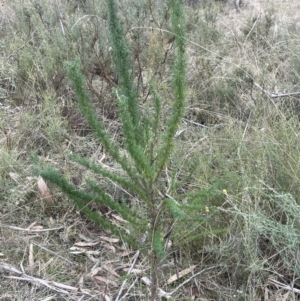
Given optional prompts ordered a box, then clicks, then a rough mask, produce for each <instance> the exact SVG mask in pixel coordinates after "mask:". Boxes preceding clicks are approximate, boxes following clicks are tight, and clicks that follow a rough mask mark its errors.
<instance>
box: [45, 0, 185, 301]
mask: <svg viewBox="0 0 300 301" xmlns="http://www.w3.org/2000/svg"><path fill="white" fill-rule="evenodd" d="M107 4H108V6H107V7H108V16H109V33H110V42H111V46H112V50H113V56H114V65H115V71H116V73H117V76H118V87H117V88H116V90H115V98H116V102H117V105H118V109H119V119H120V122H121V124H122V141H121V142H120V143H117V142H115V141H114V140H113V139H112V137H111V136H110V134H109V132H108V130H107V129H106V128H105V125H104V124H103V122H102V121H101V120H100V119H99V118H98V116H97V114H96V112H95V110H94V107H93V104H92V101H91V99H90V96H89V94H88V93H87V90H86V89H85V77H84V76H83V72H82V66H81V61H80V59H79V58H76V59H75V60H73V61H69V62H68V63H67V64H66V71H67V75H68V77H69V79H70V80H71V82H72V84H73V87H74V90H75V94H76V97H77V100H78V103H79V108H80V111H81V113H82V114H83V115H84V116H85V118H86V119H87V120H88V122H89V124H90V126H91V128H92V129H93V131H94V132H95V134H96V135H97V137H98V139H99V141H100V143H101V144H102V146H103V147H104V149H105V150H106V152H107V153H108V155H109V156H110V157H111V158H112V159H113V160H114V162H115V164H117V165H119V166H120V167H121V169H122V172H119V173H118V172H114V171H111V170H108V169H107V168H105V167H103V166H102V165H101V164H97V163H96V162H94V161H93V160H91V159H89V158H86V157H81V156H79V155H71V156H70V158H71V160H72V161H74V162H76V163H78V164H80V165H81V166H84V167H85V168H86V169H87V170H89V171H92V172H93V173H94V174H96V175H100V176H102V177H104V178H106V179H109V180H111V181H112V182H114V183H116V184H117V185H119V186H121V187H122V188H123V189H124V190H126V191H130V193H131V195H134V197H135V198H136V199H137V200H138V201H139V206H138V207H139V208H136V207H137V206H131V205H128V204H126V203H125V202H120V200H118V199H114V198H113V197H112V196H111V195H110V194H109V193H108V191H107V190H106V188H104V187H102V186H101V185H99V184H98V183H96V182H95V181H94V180H92V179H88V180H86V190H83V189H80V188H78V187H76V186H75V185H73V184H71V183H70V182H69V181H68V180H67V179H65V178H64V177H63V176H61V175H60V173H59V172H58V171H55V170H54V169H53V168H52V167H44V168H41V166H42V163H39V166H40V168H39V174H40V175H41V176H42V177H43V178H44V179H45V180H48V181H50V182H52V183H54V184H56V185H57V186H58V187H59V188H60V189H61V190H62V191H63V192H64V193H66V194H67V195H68V197H69V198H70V199H72V200H73V201H74V202H75V203H76V205H77V206H78V207H79V209H80V210H81V211H82V212H83V213H84V214H85V215H86V216H87V217H88V218H89V219H91V220H93V221H94V222H96V223H97V224H99V225H101V226H102V227H103V228H105V229H107V230H109V231H111V232H112V233H114V234H116V235H117V236H119V237H121V238H122V239H123V241H126V242H128V243H129V244H130V245H131V246H133V247H136V248H139V249H141V250H145V253H144V254H146V255H147V256H149V259H150V264H151V281H152V287H151V296H152V299H153V300H154V298H155V296H156V295H157V289H158V287H157V282H158V278H157V267H158V264H159V262H160V260H161V259H162V258H163V257H164V244H165V241H164V240H165V237H166V235H164V231H165V229H166V224H164V220H166V218H165V217H166V216H171V218H172V219H173V221H175V220H177V219H179V218H180V216H181V209H180V204H178V203H177V202H176V201H175V200H173V199H171V198H166V195H165V194H164V192H163V187H161V186H162V184H161V182H162V181H161V179H162V178H163V176H164V174H163V173H164V169H165V167H166V166H167V165H168V163H169V160H170V156H171V154H172V151H173V148H174V139H175V134H176V131H177V130H178V127H179V124H180V122H181V118H182V117H183V114H184V109H185V73H186V58H185V37H184V34H185V25H184V18H183V7H182V4H181V1H180V0H172V1H169V2H168V5H169V8H170V11H171V28H172V32H173V34H174V36H175V46H176V53H175V58H174V64H173V71H172V82H171V85H172V91H173V99H172V108H171V113H170V115H169V117H168V119H167V120H166V121H165V122H164V121H163V120H164V118H162V116H161V114H162V101H161V99H160V97H159V93H158V92H157V90H156V89H155V87H153V86H151V89H150V91H151V94H152V99H153V104H152V106H150V107H149V109H148V111H146V113H144V114H143V113H142V112H141V110H140V109H139V98H138V94H137V89H136V86H135V82H134V78H133V74H132V73H131V71H130V70H132V63H131V59H130V57H131V56H130V51H129V46H128V42H127V40H126V38H125V35H124V32H123V29H122V26H121V23H120V20H119V17H118V11H117V2H116V1H115V0H107ZM162 123H164V124H162ZM161 128H164V132H161V130H160V129H161ZM92 202H94V203H99V204H101V205H106V206H108V207H109V208H111V209H112V210H114V211H116V212H117V213H118V214H119V215H120V216H121V217H122V218H123V219H124V220H126V221H128V222H129V225H130V227H131V229H130V231H129V232H130V233H128V232H125V231H124V230H123V229H121V228H119V227H117V226H115V225H114V224H113V223H112V222H111V221H110V220H109V219H107V218H104V217H103V216H101V214H100V213H98V211H93V210H92V209H91V208H90V206H89V204H90V203H92ZM168 222H169V221H168ZM145 233H148V239H147V240H146V242H144V243H143V244H141V243H140V241H141V238H142V237H143V236H144V235H145ZM149 250H151V251H150V253H149Z"/></svg>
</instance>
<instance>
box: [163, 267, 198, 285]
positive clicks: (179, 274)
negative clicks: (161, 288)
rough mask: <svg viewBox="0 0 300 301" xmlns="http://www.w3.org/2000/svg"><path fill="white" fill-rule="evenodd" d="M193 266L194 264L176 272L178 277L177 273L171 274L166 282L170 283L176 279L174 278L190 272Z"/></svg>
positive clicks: (176, 278)
mask: <svg viewBox="0 0 300 301" xmlns="http://www.w3.org/2000/svg"><path fill="white" fill-rule="evenodd" d="M195 267H196V265H192V266H191V267H189V268H187V269H184V270H182V271H181V272H179V273H178V277H177V274H174V275H172V276H171V277H170V278H169V279H168V281H167V284H171V283H173V282H174V281H176V280H178V279H180V278H182V277H184V276H186V275H187V274H189V273H191V272H192V271H193V269H194V268H195Z"/></svg>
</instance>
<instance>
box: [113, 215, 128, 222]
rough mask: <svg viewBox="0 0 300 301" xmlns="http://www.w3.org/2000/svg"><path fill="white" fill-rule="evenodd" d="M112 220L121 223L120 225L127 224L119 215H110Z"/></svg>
mask: <svg viewBox="0 0 300 301" xmlns="http://www.w3.org/2000/svg"><path fill="white" fill-rule="evenodd" d="M111 216H112V217H113V218H114V219H116V220H117V221H119V222H122V223H128V221H126V220H125V219H123V218H122V217H121V216H119V215H116V214H112V215H111Z"/></svg>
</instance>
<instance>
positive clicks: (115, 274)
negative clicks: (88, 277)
mask: <svg viewBox="0 0 300 301" xmlns="http://www.w3.org/2000/svg"><path fill="white" fill-rule="evenodd" d="M102 267H103V268H104V269H105V270H106V271H108V272H110V273H111V274H112V275H114V276H116V277H118V278H119V277H120V275H119V274H118V273H117V272H115V271H114V270H113V268H112V267H111V266H107V265H102Z"/></svg>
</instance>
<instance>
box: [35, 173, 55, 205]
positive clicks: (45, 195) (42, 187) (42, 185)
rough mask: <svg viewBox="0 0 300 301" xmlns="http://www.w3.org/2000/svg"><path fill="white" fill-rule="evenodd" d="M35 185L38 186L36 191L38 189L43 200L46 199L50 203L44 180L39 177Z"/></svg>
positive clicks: (50, 199)
mask: <svg viewBox="0 0 300 301" xmlns="http://www.w3.org/2000/svg"><path fill="white" fill-rule="evenodd" d="M37 184H38V189H39V191H40V193H41V195H42V197H43V198H44V199H46V200H47V201H48V202H52V198H51V195H50V193H49V189H48V186H47V184H46V182H45V181H44V179H43V178H42V177H41V176H39V177H38V182H37Z"/></svg>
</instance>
